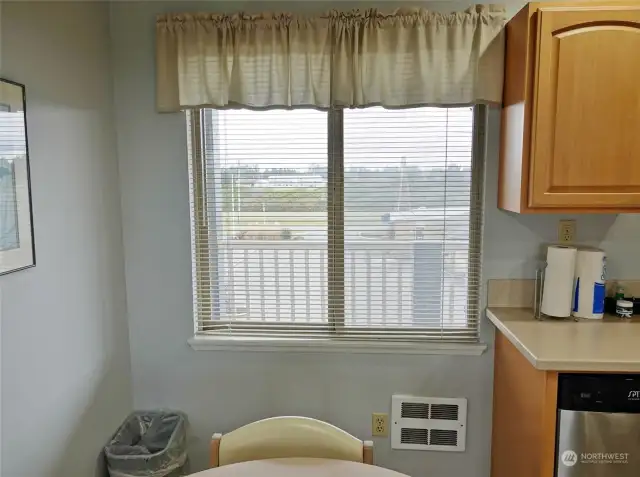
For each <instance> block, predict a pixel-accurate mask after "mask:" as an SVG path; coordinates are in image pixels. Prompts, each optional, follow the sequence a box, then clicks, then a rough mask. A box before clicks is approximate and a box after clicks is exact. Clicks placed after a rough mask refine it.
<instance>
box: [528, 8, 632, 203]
mask: <svg viewBox="0 0 640 477" xmlns="http://www.w3.org/2000/svg"><path fill="white" fill-rule="evenodd" d="M538 15H539V17H538V32H537V34H538V43H537V46H538V51H537V54H538V56H537V58H536V67H535V72H534V74H535V75H536V81H535V83H534V84H535V85H536V86H535V87H534V98H533V99H534V112H533V118H532V121H533V122H532V140H531V151H530V152H531V156H530V157H531V163H530V167H531V170H530V179H531V180H530V182H529V206H530V207H547V208H553V207H584V208H590V207H591V208H606V207H610V208H615V207H618V208H620V207H636V208H637V207H638V206H640V6H638V7H586V8H578V7H575V8H571V7H565V8H551V7H547V8H545V7H543V8H541V9H540V10H539V12H538Z"/></svg>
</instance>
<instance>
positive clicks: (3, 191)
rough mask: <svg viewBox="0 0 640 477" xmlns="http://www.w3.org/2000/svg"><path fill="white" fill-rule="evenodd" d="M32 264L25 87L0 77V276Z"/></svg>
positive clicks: (33, 252)
mask: <svg viewBox="0 0 640 477" xmlns="http://www.w3.org/2000/svg"><path fill="white" fill-rule="evenodd" d="M35 264H36V254H35V240H34V233H33V210H32V203H31V171H30V167H29V145H28V134H27V108H26V92H25V86H24V85H23V84H20V83H16V82H14V81H11V80H7V79H4V78H0V275H4V274H7V273H11V272H16V271H18V270H24V269H26V268H30V267H34V266H35Z"/></svg>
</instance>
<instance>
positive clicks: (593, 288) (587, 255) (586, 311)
mask: <svg viewBox="0 0 640 477" xmlns="http://www.w3.org/2000/svg"><path fill="white" fill-rule="evenodd" d="M606 261H607V258H606V255H605V253H604V251H602V250H599V249H581V250H578V254H577V255H576V275H575V289H574V294H573V316H577V317H578V318H594V319H597V318H602V317H603V316H604V296H605V286H604V281H605V274H606Z"/></svg>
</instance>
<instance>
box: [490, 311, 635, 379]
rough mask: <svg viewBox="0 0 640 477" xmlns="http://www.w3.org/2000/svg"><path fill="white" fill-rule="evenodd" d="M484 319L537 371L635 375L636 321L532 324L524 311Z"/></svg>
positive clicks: (610, 319)
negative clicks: (632, 373) (624, 373)
mask: <svg viewBox="0 0 640 477" xmlns="http://www.w3.org/2000/svg"><path fill="white" fill-rule="evenodd" d="M487 317H488V318H489V320H490V321H491V322H492V323H493V324H494V325H495V326H496V328H498V330H500V332H502V334H504V335H505V337H506V338H507V339H508V340H509V341H510V342H511V343H513V345H514V346H515V347H516V348H517V349H518V350H519V351H520V352H521V353H522V354H523V355H524V356H525V357H526V358H527V360H528V361H529V362H530V363H531V364H532V365H533V366H534V367H535V368H537V369H541V370H549V371H598V372H638V373H640V319H638V318H637V317H636V318H634V319H632V320H623V319H620V318H617V317H614V316H605V318H604V319H603V320H580V321H574V320H573V319H570V320H569V319H567V320H552V319H549V318H547V319H545V320H544V321H538V320H536V319H535V318H534V316H533V310H531V309H528V308H506V307H505V308H500V307H492V308H487Z"/></svg>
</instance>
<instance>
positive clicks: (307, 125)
mask: <svg viewBox="0 0 640 477" xmlns="http://www.w3.org/2000/svg"><path fill="white" fill-rule="evenodd" d="M213 114H214V117H215V118H216V120H217V124H218V127H217V130H216V131H209V132H208V133H209V134H214V135H215V136H214V143H215V144H216V145H217V148H218V154H217V155H216V156H215V157H217V158H219V161H220V165H221V166H222V167H225V166H226V167H236V166H238V165H246V166H253V165H255V166H257V167H259V168H261V169H266V168H310V167H312V166H314V165H320V166H325V165H326V163H327V129H328V122H327V113H326V112H322V111H316V110H307V109H305V110H291V111H287V110H272V111H249V110H229V111H215V112H214V113H213ZM472 129H473V110H472V108H470V107H465V108H414V109H403V110H387V109H384V108H380V107H375V108H367V109H355V110H345V112H344V141H345V167H347V168H348V167H371V168H375V167H388V166H393V165H400V164H401V162H402V160H403V158H404V159H405V161H406V164H407V165H408V166H416V167H423V168H435V167H444V166H446V165H447V164H460V165H470V164H471V140H472Z"/></svg>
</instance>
